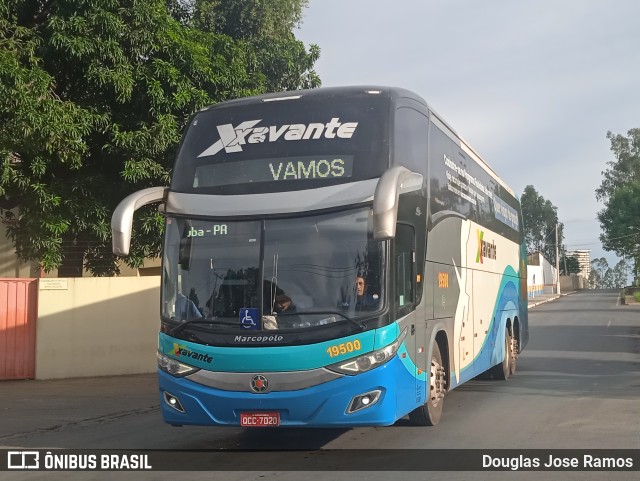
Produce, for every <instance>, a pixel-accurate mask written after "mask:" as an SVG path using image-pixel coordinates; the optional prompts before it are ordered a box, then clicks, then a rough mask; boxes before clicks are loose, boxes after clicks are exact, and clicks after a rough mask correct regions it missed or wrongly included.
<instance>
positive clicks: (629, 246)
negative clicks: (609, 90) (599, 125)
mask: <svg viewBox="0 0 640 481" xmlns="http://www.w3.org/2000/svg"><path fill="white" fill-rule="evenodd" d="M607 138H608V139H609V140H610V141H611V151H612V152H613V154H614V156H615V158H616V160H614V161H611V162H608V164H607V165H609V168H608V169H607V170H605V171H604V172H603V173H602V176H603V180H602V184H601V185H600V187H599V188H598V189H597V190H596V197H597V198H598V200H600V201H602V202H604V206H605V207H604V209H602V210H601V211H600V212H598V220H599V221H600V226H601V228H602V231H603V232H602V234H601V235H600V240H601V241H602V246H603V248H604V249H605V250H608V251H614V252H615V253H616V254H618V255H619V256H622V257H630V258H633V259H635V270H636V275H637V270H638V262H639V256H640V251H639V249H640V247H639V244H640V129H631V130H629V132H628V137H624V136H622V135H613V134H612V133H611V132H608V133H607Z"/></svg>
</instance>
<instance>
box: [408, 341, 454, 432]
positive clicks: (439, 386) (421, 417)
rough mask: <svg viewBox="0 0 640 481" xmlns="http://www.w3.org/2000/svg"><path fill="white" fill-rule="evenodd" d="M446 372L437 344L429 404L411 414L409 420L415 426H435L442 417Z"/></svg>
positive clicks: (431, 375) (428, 398)
mask: <svg viewBox="0 0 640 481" xmlns="http://www.w3.org/2000/svg"><path fill="white" fill-rule="evenodd" d="M446 383H447V375H446V370H445V368H444V367H443V365H442V355H441V354H440V347H439V346H438V343H437V342H436V343H435V344H434V345H433V354H432V355H431V372H430V375H429V392H428V393H427V402H425V403H424V404H423V405H422V406H420V407H418V408H416V409H414V410H413V411H411V412H410V413H409V419H410V421H411V423H412V424H413V425H415V426H435V425H436V424H438V423H439V422H440V418H441V417H442V408H443V405H444V393H445V391H446V389H447V386H446Z"/></svg>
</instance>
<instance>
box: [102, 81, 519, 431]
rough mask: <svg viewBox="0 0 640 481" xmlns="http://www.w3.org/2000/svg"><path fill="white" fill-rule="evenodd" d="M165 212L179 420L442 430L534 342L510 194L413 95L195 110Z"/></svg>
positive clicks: (169, 339)
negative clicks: (463, 396)
mask: <svg viewBox="0 0 640 481" xmlns="http://www.w3.org/2000/svg"><path fill="white" fill-rule="evenodd" d="M154 202H156V203H160V207H159V209H160V211H161V212H163V213H164V216H165V219H166V220H165V233H164V246H163V254H162V276H161V306H160V333H159V341H158V353H157V358H158V375H159V391H160V400H161V405H162V414H163V419H164V421H165V422H167V423H169V424H171V425H175V426H182V425H213V426H242V427H268V426H270V427H275V426H282V427H352V426H387V425H392V424H394V423H395V422H396V421H397V420H399V419H401V418H403V417H405V416H407V415H408V416H409V419H410V421H411V422H412V423H413V424H416V425H435V424H437V423H438V422H439V420H440V418H441V416H442V411H443V405H444V399H445V396H446V394H447V392H449V391H450V390H452V389H454V388H456V387H457V386H460V385H461V384H463V383H465V382H466V381H469V380H470V379H473V378H476V377H478V376H481V375H482V376H490V377H492V378H497V379H508V378H509V377H510V376H511V375H513V374H514V372H515V370H516V362H517V357H518V354H519V353H520V352H521V351H522V349H523V348H524V347H525V345H526V344H527V340H528V324H527V288H526V278H527V275H526V263H525V259H526V256H525V252H526V251H525V244H524V236H523V227H522V215H521V210H520V206H519V202H518V199H517V197H516V196H515V195H514V192H513V191H512V190H511V189H510V188H509V187H508V186H507V184H506V183H505V182H504V181H503V180H502V179H500V177H498V175H497V174H496V173H495V172H494V171H493V170H492V169H491V168H490V167H489V166H488V165H487V164H486V163H485V162H484V161H483V160H482V159H481V158H480V156H479V155H478V154H477V153H476V152H475V151H474V150H473V149H472V148H471V147H470V146H469V145H468V144H467V143H466V142H465V141H464V140H462V138H461V137H460V136H458V135H457V134H456V132H455V131H454V130H453V129H452V128H451V127H449V125H448V124H447V123H446V122H445V121H444V120H443V118H442V117H441V116H439V115H438V114H437V113H436V112H434V111H433V110H432V109H431V108H430V107H429V106H428V105H427V103H426V102H425V101H424V100H423V99H422V98H421V97H419V96H418V95H416V94H414V93H412V92H410V91H407V90H404V89H400V88H390V87H377V86H361V87H339V88H320V89H311V90H300V91H290V92H284V93H272V94H266V95H260V96H255V97H249V98H242V99H238V100H232V101H226V102H222V103H219V104H216V105H213V106H211V107H208V108H205V109H203V110H201V111H200V112H198V113H196V114H195V115H194V116H193V117H192V118H191V119H190V121H189V124H188V126H187V127H186V129H185V132H184V135H183V138H182V141H181V144H180V147H179V151H178V154H177V159H176V161H175V167H174V170H173V174H172V179H171V185H170V187H153V188H148V189H144V190H141V191H139V192H136V193H134V194H131V195H130V196H128V197H127V198H126V199H124V200H123V201H122V202H121V203H120V204H119V205H118V207H117V209H116V210H115V211H114V214H113V217H112V232H113V251H114V253H116V254H118V255H122V256H124V255H127V253H128V251H129V246H130V242H131V229H132V227H131V226H132V219H133V215H134V211H135V210H136V209H138V208H139V207H141V206H143V205H146V204H149V203H154Z"/></svg>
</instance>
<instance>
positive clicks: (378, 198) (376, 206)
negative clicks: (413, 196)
mask: <svg viewBox="0 0 640 481" xmlns="http://www.w3.org/2000/svg"><path fill="white" fill-rule="evenodd" d="M422 183H423V177H422V175H421V174H417V173H415V172H412V171H410V170H409V169H407V168H406V167H402V166H400V165H398V166H395V167H391V168H390V169H389V170H387V171H386V172H385V173H384V174H383V175H382V177H380V180H379V181H378V185H377V186H376V192H375V194H374V196H373V238H374V239H375V240H386V239H393V238H394V237H395V236H396V222H397V220H398V198H399V196H400V194H404V193H405V192H413V191H416V190H421V189H422Z"/></svg>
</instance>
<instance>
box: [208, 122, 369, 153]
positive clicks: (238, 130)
mask: <svg viewBox="0 0 640 481" xmlns="http://www.w3.org/2000/svg"><path fill="white" fill-rule="evenodd" d="M260 122H262V119H259V120H245V121H244V122H241V123H239V124H238V125H236V126H235V127H234V126H233V125H231V124H224V125H218V126H217V129H218V133H219V134H220V140H218V141H217V142H216V143H215V144H213V145H212V146H210V147H209V148H208V149H206V150H205V151H204V152H202V153H201V154H200V155H198V157H207V156H210V155H216V154H217V153H218V152H220V151H221V150H222V149H224V150H225V152H227V153H232V152H242V146H243V145H246V144H261V143H263V142H275V141H277V140H278V139H280V138H281V137H282V139H284V140H308V139H320V138H322V137H323V136H324V138H325V139H334V138H336V137H338V138H340V139H350V138H351V137H352V136H353V133H354V132H355V131H356V127H358V122H346V123H341V122H340V119H339V118H338V117H334V118H332V119H331V120H330V121H329V122H327V123H326V124H320V123H312V124H285V125H280V126H277V125H269V126H266V127H256V125H257V124H258V123H260Z"/></svg>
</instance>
